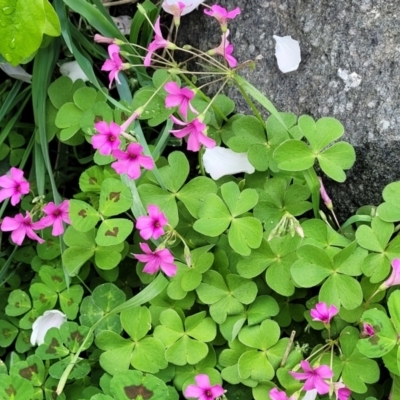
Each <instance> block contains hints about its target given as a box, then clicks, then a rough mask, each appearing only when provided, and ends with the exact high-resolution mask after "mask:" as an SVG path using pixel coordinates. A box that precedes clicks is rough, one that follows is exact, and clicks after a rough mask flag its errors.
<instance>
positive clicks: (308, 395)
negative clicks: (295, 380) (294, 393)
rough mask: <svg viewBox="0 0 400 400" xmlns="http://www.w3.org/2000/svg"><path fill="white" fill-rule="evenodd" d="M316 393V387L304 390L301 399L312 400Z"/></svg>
mask: <svg viewBox="0 0 400 400" xmlns="http://www.w3.org/2000/svg"><path fill="white" fill-rule="evenodd" d="M317 394H318V392H317V389H312V390H309V391H308V392H306V394H305V396H304V397H303V398H302V400H314V399H315V398H316V397H317Z"/></svg>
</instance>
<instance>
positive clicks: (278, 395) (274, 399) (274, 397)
mask: <svg viewBox="0 0 400 400" xmlns="http://www.w3.org/2000/svg"><path fill="white" fill-rule="evenodd" d="M269 397H270V398H271V400H292V399H293V396H291V397H287V395H286V393H285V392H282V391H280V390H278V389H277V388H273V389H271V390H270V391H269Z"/></svg>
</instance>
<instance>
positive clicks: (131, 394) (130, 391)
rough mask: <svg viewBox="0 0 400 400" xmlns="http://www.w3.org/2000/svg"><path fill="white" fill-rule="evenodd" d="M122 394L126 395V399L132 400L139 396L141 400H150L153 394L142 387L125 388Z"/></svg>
mask: <svg viewBox="0 0 400 400" xmlns="http://www.w3.org/2000/svg"><path fill="white" fill-rule="evenodd" d="M124 392H125V394H126V395H127V397H128V399H132V400H135V399H137V398H138V397H139V396H141V397H142V399H143V400H148V399H151V397H152V396H153V392H152V391H151V390H148V389H147V388H146V387H144V386H143V385H140V386H133V385H132V386H125V387H124Z"/></svg>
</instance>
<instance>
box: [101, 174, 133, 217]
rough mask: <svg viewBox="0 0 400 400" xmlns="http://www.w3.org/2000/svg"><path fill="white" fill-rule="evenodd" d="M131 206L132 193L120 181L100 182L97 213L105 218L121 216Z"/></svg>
mask: <svg viewBox="0 0 400 400" xmlns="http://www.w3.org/2000/svg"><path fill="white" fill-rule="evenodd" d="M131 206H132V193H131V191H130V190H129V188H128V187H127V186H126V185H124V184H123V183H122V182H121V181H119V180H117V179H114V178H108V179H105V180H104V181H103V182H102V185H101V192H100V203H99V212H100V213H101V214H103V215H104V216H105V217H111V216H114V215H118V214H122V213H123V212H124V211H127V210H129V208H130V207H131Z"/></svg>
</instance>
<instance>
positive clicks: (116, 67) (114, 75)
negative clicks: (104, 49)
mask: <svg viewBox="0 0 400 400" xmlns="http://www.w3.org/2000/svg"><path fill="white" fill-rule="evenodd" d="M119 51H120V48H119V46H117V45H116V44H110V46H108V55H109V56H110V59H107V60H106V61H105V63H104V64H103V66H102V67H101V70H102V71H110V73H109V74H108V79H109V80H110V85H109V86H108V87H109V88H111V85H112V83H113V81H114V79H115V80H116V81H117V82H118V83H119V84H120V83H121V82H120V80H119V78H118V72H119V71H122V70H124V69H126V65H124V64H123V63H122V60H121V57H120V56H119Z"/></svg>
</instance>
